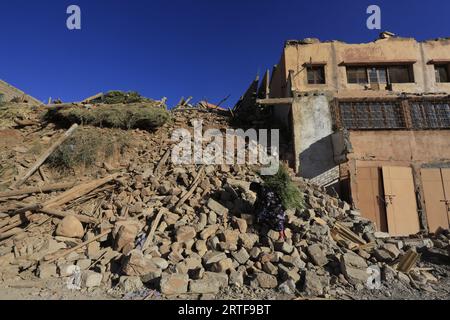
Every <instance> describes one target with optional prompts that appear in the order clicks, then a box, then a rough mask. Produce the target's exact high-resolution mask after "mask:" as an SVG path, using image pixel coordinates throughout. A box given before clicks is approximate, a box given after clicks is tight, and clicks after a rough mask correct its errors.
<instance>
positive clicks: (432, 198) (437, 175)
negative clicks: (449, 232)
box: [421, 169, 450, 232]
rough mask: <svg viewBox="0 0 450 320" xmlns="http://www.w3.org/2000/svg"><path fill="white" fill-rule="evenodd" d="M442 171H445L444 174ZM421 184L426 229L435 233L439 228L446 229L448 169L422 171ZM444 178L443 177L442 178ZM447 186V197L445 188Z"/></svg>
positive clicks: (448, 193)
mask: <svg viewBox="0 0 450 320" xmlns="http://www.w3.org/2000/svg"><path fill="white" fill-rule="evenodd" d="M444 170H447V171H446V172H444ZM421 175H422V184H423V191H424V197H425V199H424V200H425V209H426V212H427V221H428V229H429V231H430V232H436V231H437V230H438V229H439V228H444V229H447V228H448V227H449V225H448V219H449V217H448V214H449V213H448V206H447V203H446V200H447V199H450V198H449V197H448V196H450V172H449V170H448V169H443V170H442V171H441V169H422V170H421ZM444 176H445V177H444ZM445 179H446V181H447V182H446V184H447V186H446V187H447V190H448V191H449V192H447V197H446V190H445V189H444V186H445V182H444V181H445Z"/></svg>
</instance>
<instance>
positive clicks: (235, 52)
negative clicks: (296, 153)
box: [0, 0, 450, 105]
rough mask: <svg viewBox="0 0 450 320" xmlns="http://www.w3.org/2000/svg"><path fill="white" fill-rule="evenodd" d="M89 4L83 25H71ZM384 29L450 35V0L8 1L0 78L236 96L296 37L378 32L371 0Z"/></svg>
mask: <svg viewBox="0 0 450 320" xmlns="http://www.w3.org/2000/svg"><path fill="white" fill-rule="evenodd" d="M71 4H76V5H79V6H80V8H81V12H82V25H81V26H82V30H77V31H70V30H68V29H67V28H66V19H67V17H68V15H67V14H66V9H67V7H68V6H69V5H71ZM371 4H377V5H379V6H380V7H381V10H382V29H383V30H389V31H392V32H395V33H397V34H398V35H400V36H411V37H416V38H418V39H420V40H425V39H432V38H437V37H448V36H450V19H449V18H448V14H449V12H450V1H448V0H427V1H422V0H395V1H392V0H391V1H387V0H385V1H375V0H368V1H367V0H339V1H337V0H335V1H332V0H329V1H326V0H315V1H313V0H309V1H303V0H277V1H276V0H226V1H225V0H221V1H218V0H165V1H163V0H71V1H66V0H40V1H32V0H15V1H2V3H1V7H0V8H1V9H0V10H1V18H0V30H1V47H0V48H1V50H0V79H3V80H5V81H7V82H9V83H11V84H13V85H15V86H17V87H19V88H20V89H22V90H24V91H26V92H27V93H29V94H31V95H33V96H35V97H36V98H38V99H41V100H44V101H46V100H47V99H48V98H49V97H53V98H61V99H62V100H63V101H78V100H81V99H83V98H85V97H87V96H90V95H92V94H95V93H97V92H100V91H103V92H104V91H108V90H113V89H121V90H137V91H139V92H141V93H142V94H143V95H145V96H147V97H150V98H155V99H160V98H162V97H164V96H166V97H168V98H169V105H173V104H175V103H176V102H177V101H178V100H179V98H180V97H181V96H185V97H188V96H193V97H194V100H195V101H198V100H200V99H203V98H206V99H207V100H208V101H210V102H211V103H217V102H218V101H220V100H221V99H222V98H224V97H226V96H227V95H229V94H231V98H230V100H229V101H228V102H227V104H228V105H233V104H234V103H235V102H236V101H237V100H238V99H239V96H240V95H242V93H243V92H244V91H245V89H246V88H247V86H248V85H249V83H250V81H251V80H252V79H253V78H254V77H255V75H256V74H257V73H258V72H259V73H260V74H262V73H263V72H264V70H266V69H268V68H272V66H273V65H274V64H276V63H277V62H278V59H279V57H280V54H281V50H282V46H283V43H284V41H285V40H288V39H303V38H306V37H316V38H320V39H321V40H334V39H336V40H343V41H347V42H368V41H372V40H374V39H375V38H377V36H378V34H379V31H378V30H368V29H367V27H366V20H367V18H368V15H367V14H366V9H367V7H368V6H369V5H371Z"/></svg>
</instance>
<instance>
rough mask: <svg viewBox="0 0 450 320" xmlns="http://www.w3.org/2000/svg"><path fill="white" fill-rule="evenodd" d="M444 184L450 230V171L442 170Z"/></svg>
mask: <svg viewBox="0 0 450 320" xmlns="http://www.w3.org/2000/svg"><path fill="white" fill-rule="evenodd" d="M441 171H442V184H443V185H444V193H445V202H446V205H447V228H446V229H448V228H450V169H441Z"/></svg>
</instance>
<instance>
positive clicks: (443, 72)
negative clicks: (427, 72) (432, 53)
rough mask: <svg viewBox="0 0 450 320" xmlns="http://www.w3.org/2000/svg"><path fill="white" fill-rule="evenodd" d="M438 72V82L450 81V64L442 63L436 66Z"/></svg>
mask: <svg viewBox="0 0 450 320" xmlns="http://www.w3.org/2000/svg"><path fill="white" fill-rule="evenodd" d="M434 69H435V72H436V82H438V83H442V82H450V78H449V65H445V64H441V65H435V66H434Z"/></svg>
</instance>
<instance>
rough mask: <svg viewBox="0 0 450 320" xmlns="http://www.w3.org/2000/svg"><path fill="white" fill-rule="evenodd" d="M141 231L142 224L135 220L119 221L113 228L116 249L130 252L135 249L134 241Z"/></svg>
mask: <svg viewBox="0 0 450 320" xmlns="http://www.w3.org/2000/svg"><path fill="white" fill-rule="evenodd" d="M139 231H140V225H139V223H137V222H134V221H123V222H118V223H117V224H116V226H115V227H114V230H113V237H114V245H113V248H114V250H116V251H119V252H124V253H128V252H130V251H131V250H132V249H134V241H135V239H136V237H137V235H138V233H139Z"/></svg>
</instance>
